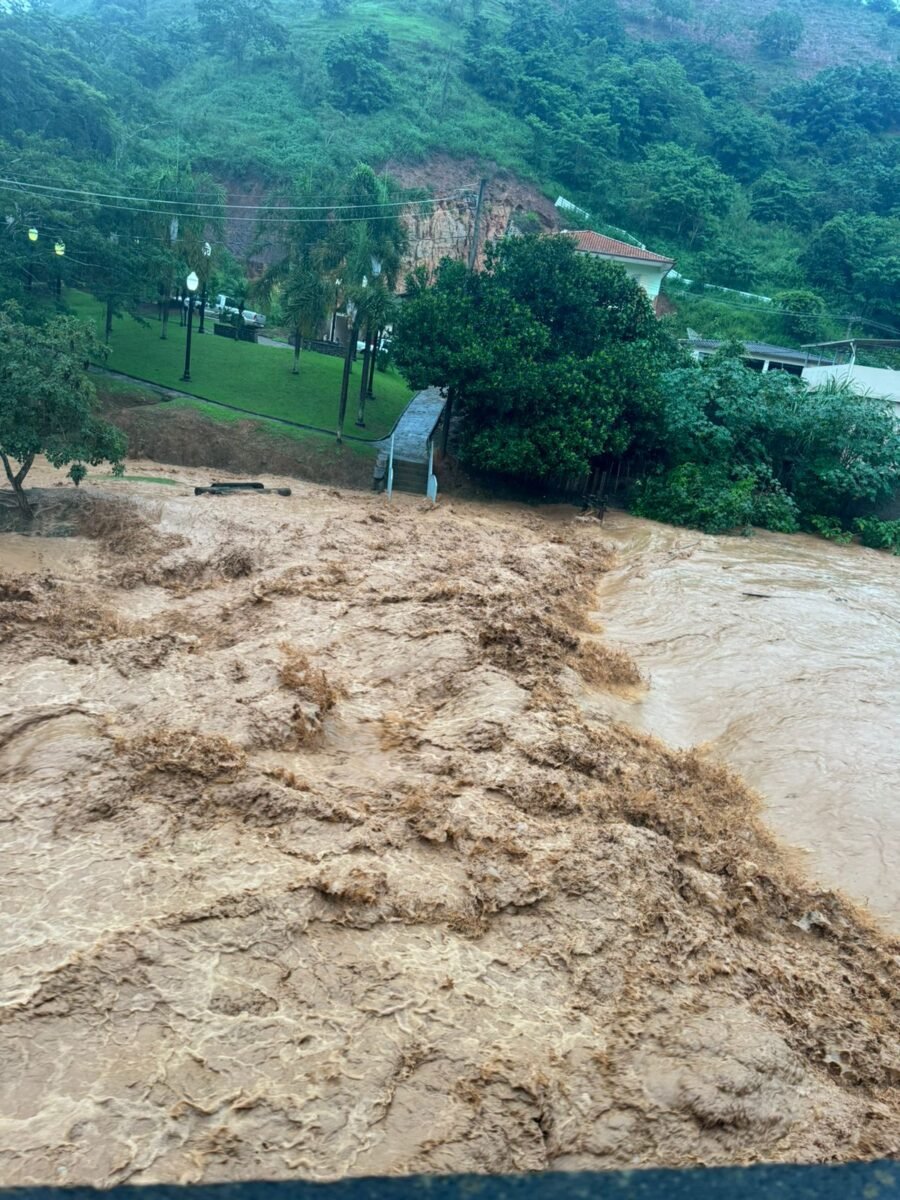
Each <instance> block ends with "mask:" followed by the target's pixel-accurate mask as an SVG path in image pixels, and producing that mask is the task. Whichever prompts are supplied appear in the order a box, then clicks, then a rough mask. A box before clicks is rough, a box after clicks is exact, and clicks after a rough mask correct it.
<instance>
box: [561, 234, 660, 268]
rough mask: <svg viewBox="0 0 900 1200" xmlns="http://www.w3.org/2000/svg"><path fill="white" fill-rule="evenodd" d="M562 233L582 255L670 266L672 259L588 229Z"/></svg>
mask: <svg viewBox="0 0 900 1200" xmlns="http://www.w3.org/2000/svg"><path fill="white" fill-rule="evenodd" d="M563 233H565V234H567V235H568V236H569V237H571V238H574V239H575V241H576V242H577V243H578V249H579V250H580V251H581V252H582V254H605V255H609V257H610V258H639V259H641V260H642V261H643V262H654V263H666V264H667V265H668V266H671V265H672V263H674V261H675V259H674V258H665V257H663V255H662V254H654V253H653V252H652V251H650V250H642V249H641V248H640V246H630V245H629V244H628V242H617V241H616V239H615V238H608V237H604V236H603V234H601V233H592V232H591V231H590V230H589V229H581V230H575V229H564V230H563Z"/></svg>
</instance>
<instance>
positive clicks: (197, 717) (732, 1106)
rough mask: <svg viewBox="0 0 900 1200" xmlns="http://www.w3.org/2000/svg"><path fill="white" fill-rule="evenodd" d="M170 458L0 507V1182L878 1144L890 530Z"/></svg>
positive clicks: (53, 478)
mask: <svg viewBox="0 0 900 1200" xmlns="http://www.w3.org/2000/svg"><path fill="white" fill-rule="evenodd" d="M130 466H132V467H133V471H134V473H135V474H147V473H152V474H157V473H158V472H159V471H160V469H161V468H159V467H158V466H154V465H152V464H141V463H134V464H130ZM169 474H170V477H171V478H172V479H173V481H174V482H175V484H176V486H175V487H167V488H160V487H154V486H153V485H152V484H147V483H140V482H138V483H128V482H126V483H122V484H120V485H116V488H115V489H113V488H108V489H107V490H106V491H105V492H104V491H103V490H102V488H101V489H97V488H91V487H90V486H89V485H88V484H85V485H83V486H82V488H81V489H80V491H79V494H78V496H75V495H74V489H72V488H71V487H67V486H66V485H65V484H64V482H63V480H62V478H61V476H60V475H59V474H58V473H55V472H53V471H51V470H50V469H49V468H48V467H47V466H46V464H38V465H36V467H35V468H34V475H35V480H36V483H37V484H39V485H40V486H42V487H43V488H44V489H45V492H44V498H45V502H46V504H47V505H48V507H49V506H52V511H53V514H55V515H54V516H53V519H54V521H56V522H57V525H59V526H62V525H65V524H66V523H67V522H68V523H69V532H70V533H71V534H74V535H77V536H70V537H67V538H58V539H56V540H53V541H50V540H47V539H44V540H40V539H38V538H31V539H28V538H22V537H20V536H17V535H15V534H3V535H0V831H2V836H0V1185H6V1186H11V1185H16V1184H57V1185H62V1184H93V1185H99V1186H106V1185H110V1184H120V1183H126V1182H130V1183H134V1184H138V1183H145V1184H150V1183H216V1182H227V1181H231V1180H245V1179H298V1178H303V1179H314V1180H330V1179H338V1178H341V1177H345V1176H350V1175H357V1176H365V1175H377V1174H388V1175H401V1174H416V1173H426V1174H428V1173H446V1172H490V1173H497V1172H502V1173H511V1172H520V1171H542V1170H581V1169H588V1168H590V1169H606V1168H611V1167H631V1166H653V1165H672V1166H683V1165H688V1164H724V1163H736V1162H740V1163H745V1162H757V1161H782V1162H833V1161H846V1160H854V1159H865V1158H878V1157H884V1156H888V1155H890V1154H893V1153H896V1148H897V1146H898V1145H900V1097H898V1092H900V1088H898V1083H900V1024H898V1015H897V1014H898V1012H900V978H898V975H900V967H898V964H900V941H898V940H897V939H896V938H893V937H892V935H891V934H890V933H889V932H888V931H887V930H886V929H879V928H876V927H875V926H874V924H873V922H872V921H871V919H870V918H869V916H868V913H867V912H863V911H862V910H861V909H859V908H857V907H856V906H855V905H854V904H853V903H852V902H850V901H848V900H846V899H845V898H843V897H842V896H840V895H838V894H836V892H835V891H834V889H833V886H832V885H833V884H839V885H841V886H842V887H843V888H844V889H845V890H846V891H848V892H852V893H853V894H854V895H857V896H859V897H860V898H868V899H869V900H870V902H871V904H872V907H873V909H875V910H877V911H878V912H881V913H887V912H888V911H889V908H890V904H889V900H888V897H889V890H890V888H891V887H892V886H896V880H892V878H891V862H892V860H891V857H890V856H891V855H892V854H895V853H896V850H895V846H894V843H895V842H896V824H895V823H894V824H892V822H895V820H896V819H895V818H894V817H892V814H891V809H890V805H891V788H892V784H893V782H895V781H896V761H895V759H894V758H893V757H892V756H893V753H894V745H895V733H894V730H895V728H896V722H895V714H896V712H897V704H896V692H895V687H896V678H897V657H896V655H897V645H896V630H897V596H896V593H895V592H894V591H893V590H892V589H893V587H894V586H895V582H896V578H897V576H896V570H897V565H898V564H896V563H894V562H893V561H892V560H890V559H888V558H887V557H885V556H876V555H874V554H873V555H868V554H864V553H862V552H857V551H853V550H840V549H838V550H835V549H834V548H832V547H829V546H825V545H822V546H820V545H819V544H818V543H813V542H806V541H804V540H803V539H768V538H764V537H759V538H756V539H754V540H750V541H743V540H730V539H718V540H716V539H703V538H700V537H699V536H696V535H693V534H690V533H685V532H683V531H671V530H663V529H661V528H659V527H656V526H653V525H650V524H647V523H638V522H630V521H626V520H625V519H624V518H619V517H615V516H613V517H612V518H611V519H610V523H609V525H608V526H607V527H605V528H604V527H601V526H600V525H598V523H597V522H594V521H584V520H581V519H580V518H579V517H578V515H577V513H575V512H574V511H573V510H572V509H568V510H566V511H565V512H561V511H546V510H540V511H536V510H531V509H526V508H524V507H521V506H514V505H509V506H503V505H493V504H478V503H474V502H472V503H467V502H458V501H452V500H451V501H448V500H446V499H444V500H443V501H442V503H441V504H439V505H438V506H437V507H436V508H432V507H431V506H430V505H429V504H427V503H426V502H425V501H424V499H421V498H419V497H412V496H395V497H394V499H393V501H392V502H388V500H387V499H386V498H385V497H383V496H376V495H374V494H371V493H351V492H341V491H339V490H336V489H334V488H331V487H327V488H326V487H316V486H312V485H308V484H303V483H299V482H298V481H297V480H285V479H279V478H266V482H268V483H270V484H271V485H272V486H281V485H283V484H285V483H289V484H290V486H291V487H292V489H293V494H292V495H291V496H290V497H286V498H285V497H279V496H270V495H262V494H257V495H253V496H246V495H245V496H240V495H231V496H227V497H226V496H222V497H210V496H206V497H197V496H195V495H194V493H193V485H194V484H195V483H197V482H204V481H205V480H204V478H203V477H200V478H199V479H198V477H197V474H196V473H191V472H190V471H188V470H174V471H171V472H169ZM208 478H209V477H208V476H206V477H205V479H206V481H208ZM264 478H265V477H264ZM611 542H615V543H616V544H617V548H611V546H610V543H611ZM892 581H893V582H892ZM747 593H750V594H747ZM763 596H765V597H767V598H762V597H763ZM604 623H605V625H606V630H605V632H603V631H598V629H597V625H598V624H604ZM622 646H624V647H625V650H623V649H622V648H621V647H622ZM628 650H631V651H633V653H634V654H635V655H636V656H637V658H638V660H639V664H640V666H641V668H642V669H643V672H644V674H645V675H646V676H649V684H648V683H647V681H646V680H644V681H643V682H642V678H641V673H640V672H639V671H638V669H637V666H636V664H635V663H634V662H633V661H632V659H631V658H630V657H629V655H628V653H627V651H628ZM636 725H638V726H643V728H635V726H636ZM648 729H652V730H654V731H655V732H656V733H659V734H662V735H664V736H665V738H667V739H669V741H670V742H671V743H674V744H675V748H672V746H671V745H667V744H666V742H665V741H664V740H662V739H661V738H660V737H657V736H654V734H651V733H649V732H646V730H648ZM697 742H708V743H710V745H711V747H712V749H713V751H714V752H715V753H713V754H707V753H705V752H703V753H701V752H696V751H694V750H693V749H692V748H684V747H692V746H693V744H694V743H697ZM716 753H717V754H719V755H721V756H722V757H724V758H726V759H727V760H728V761H729V762H731V763H734V764H735V765H736V766H739V767H740V768H741V770H742V771H743V772H744V773H745V774H746V776H747V777H748V778H749V779H750V781H751V782H752V783H753V784H754V785H755V787H756V788H758V789H759V791H760V792H761V793H763V795H764V796H765V798H766V804H767V805H768V808H766V807H765V804H764V803H763V801H762V800H760V799H759V796H758V795H757V794H756V793H755V792H754V791H752V790H750V789H748V788H747V786H746V784H745V783H744V782H743V781H742V780H741V778H740V777H739V776H738V775H737V774H736V773H735V772H733V771H732V770H730V769H729V768H727V767H726V766H723V765H722V764H721V762H719V761H717V760H716ZM773 827H774V828H775V829H776V830H777V831H778V833H779V834H781V835H782V837H781V839H779V838H776V837H775V836H774V834H773V832H772V829H773ZM785 844H788V845H789V846H808V847H809V848H810V851H811V853H810V855H809V856H800V855H798V854H797V853H796V852H795V851H793V850H790V851H789V852H787V853H786V852H785V850H784V849H783V846H784V845H785ZM893 861H894V862H896V859H894V860H893ZM807 867H808V868H809V872H808V873H807Z"/></svg>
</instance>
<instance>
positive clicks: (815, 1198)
mask: <svg viewBox="0 0 900 1200" xmlns="http://www.w3.org/2000/svg"><path fill="white" fill-rule="evenodd" d="M0 1200H900V1163H897V1162H888V1161H885V1162H874V1163H846V1164H842V1165H840V1166H829V1167H821V1166H771V1167H770V1166H758V1167H722V1168H707V1169H704V1170H695V1171H663V1170H651V1171H609V1172H604V1173H602V1174H593V1173H572V1174H552V1173H547V1174H540V1175H513V1176H498V1175H438V1176H413V1177H411V1178H389V1179H346V1180H342V1181H341V1182H340V1183H300V1182H297V1183H233V1184H215V1185H211V1186H209V1187H169V1186H159V1187H156V1186H150V1187H115V1188H110V1189H108V1190H106V1191H103V1192H99V1191H94V1190H93V1189H92V1188H50V1187H46V1188H45V1187H39V1188H12V1189H8V1190H3V1189H0Z"/></svg>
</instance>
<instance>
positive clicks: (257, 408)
mask: <svg viewBox="0 0 900 1200" xmlns="http://www.w3.org/2000/svg"><path fill="white" fill-rule="evenodd" d="M67 299H68V302H69V305H70V307H71V308H72V310H73V311H74V313H75V314H76V316H78V317H81V318H82V320H94V321H96V322H97V324H98V328H99V329H100V330H101V331H102V328H103V305H102V304H100V303H99V302H98V301H96V300H94V299H93V298H92V297H90V296H86V295H84V294H82V293H77V292H72V293H70V294H69V296H68V298H67ZM207 330H208V332H206V333H204V335H203V336H202V337H200V336H199V335H198V334H197V320H196V318H195V320H194V336H193V339H192V346H191V382H190V383H182V382H181V373H182V371H183V370H184V342H185V336H186V330H185V329H183V328H182V327H181V325H180V324H179V321H178V314H177V312H176V313H173V314H172V317H171V318H170V320H169V329H168V337H167V339H166V341H162V339H161V338H160V336H159V331H160V327H159V323H158V322H157V321H155V320H150V321H149V322H148V323H147V324H146V325H142V324H141V323H140V322H138V321H136V320H134V318H133V317H122V318H119V319H116V320H115V322H114V324H113V332H112V336H111V337H110V348H111V350H112V353H111V354H110V356H109V358H108V360H107V363H106V365H107V366H108V367H109V368H110V370H113V371H122V372H123V373H124V374H126V375H136V376H138V377H139V378H140V379H148V380H150V381H151V382H152V383H158V384H160V385H162V386H163V387H168V388H173V389H177V390H184V391H188V392H190V393H191V394H192V395H195V396H201V397H203V398H204V399H206V400H213V401H215V400H218V401H221V402H222V403H224V404H234V405H237V406H238V407H239V408H244V409H247V410H248V411H250V412H253V413H257V414H258V415H260V416H265V417H282V418H286V419H287V420H289V421H300V422H301V423H303V424H304V425H314V426H316V427H318V428H319V429H325V430H332V429H334V428H335V425H336V423H337V409H338V400H339V398H340V391H341V372H342V370H343V361H342V360H341V359H339V358H330V357H328V356H327V355H324V354H313V353H310V352H305V353H304V354H302V355H301V358H300V374H299V375H292V374H291V364H292V359H293V355H292V354H291V352H290V350H286V349H281V348H276V347H273V346H254V345H253V344H252V343H251V342H235V341H232V340H231V339H229V338H221V337H216V336H215V335H214V334H213V332H212V321H209V322H207ZM361 369H362V366H361V363H357V364H356V365H355V366H354V368H353V375H352V377H351V380H350V399H349V403H348V406H347V421H346V424H345V427H344V428H345V433H346V434H347V435H348V436H349V435H352V436H355V437H356V436H358V437H364V438H366V439H368V440H371V441H374V440H376V439H378V438H381V437H384V436H385V435H386V434H388V433H390V431H391V429H392V428H393V425H394V422H395V421H396V420H397V417H398V416H399V415H400V413H401V412H402V411H403V409H404V407H405V406H406V403H407V401H408V400H409V398H410V395H411V392H410V389H409V388H408V386H407V385H406V383H405V382H404V380H403V379H402V378H401V377H400V376H399V375H398V374H397V373H396V372H395V371H388V372H387V373H382V372H380V371H376V373H375V396H376V399H374V400H370V401H369V403H368V404H367V406H366V428H365V429H358V428H357V427H356V426H355V425H354V421H355V419H356V403H357V397H358V394H359V379H360V372H361ZM218 411H219V413H222V412H224V411H225V410H222V409H219V410H218ZM282 428H286V427H282ZM297 432H298V433H302V431H297Z"/></svg>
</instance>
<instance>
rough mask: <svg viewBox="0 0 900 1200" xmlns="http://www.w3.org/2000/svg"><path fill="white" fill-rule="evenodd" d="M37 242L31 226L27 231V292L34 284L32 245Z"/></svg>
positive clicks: (36, 233) (36, 232)
mask: <svg viewBox="0 0 900 1200" xmlns="http://www.w3.org/2000/svg"><path fill="white" fill-rule="evenodd" d="M37 240H38V231H37V230H36V229H35V228H34V227H33V226H32V228H31V229H29V230H28V290H29V291H30V290H31V285H32V283H33V282H34V264H33V262H32V260H33V258H34V243H35V242H36V241H37Z"/></svg>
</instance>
